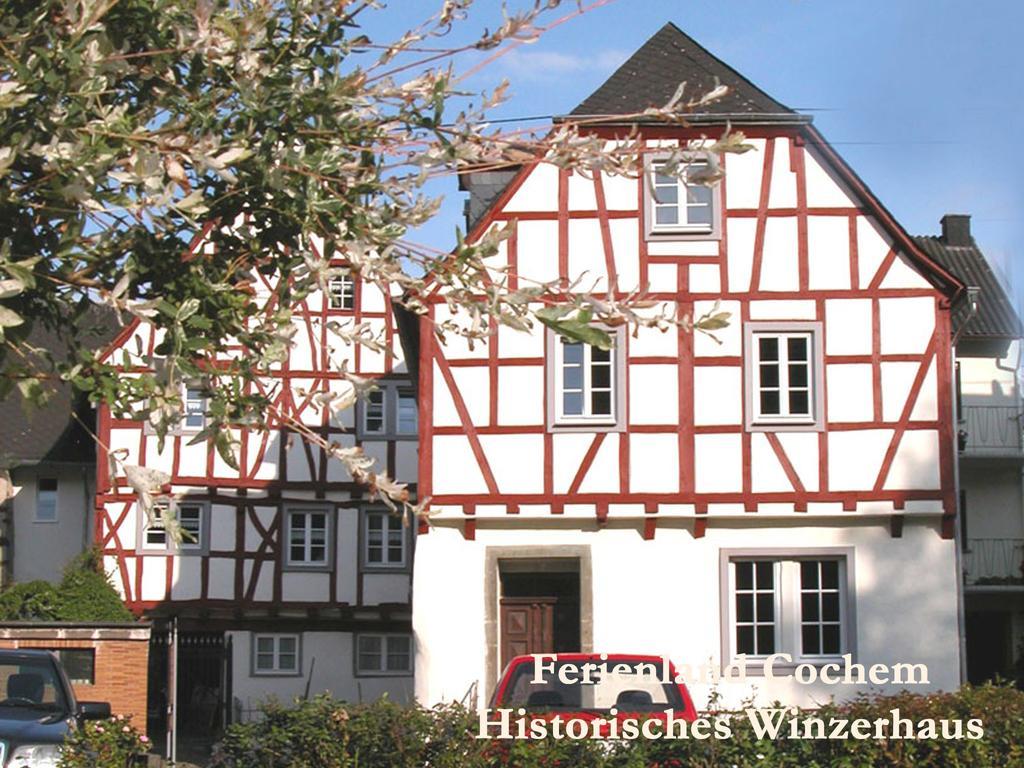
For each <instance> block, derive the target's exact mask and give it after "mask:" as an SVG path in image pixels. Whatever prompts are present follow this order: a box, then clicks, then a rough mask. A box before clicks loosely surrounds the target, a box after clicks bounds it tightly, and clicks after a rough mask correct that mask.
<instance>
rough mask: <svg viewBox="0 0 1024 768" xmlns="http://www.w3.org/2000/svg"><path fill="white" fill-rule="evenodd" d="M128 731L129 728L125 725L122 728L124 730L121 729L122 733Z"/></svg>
mask: <svg viewBox="0 0 1024 768" xmlns="http://www.w3.org/2000/svg"><path fill="white" fill-rule="evenodd" d="M130 731H131V728H129V727H128V726H127V725H126V726H124V728H122V729H121V732H122V733H129V732H130Z"/></svg>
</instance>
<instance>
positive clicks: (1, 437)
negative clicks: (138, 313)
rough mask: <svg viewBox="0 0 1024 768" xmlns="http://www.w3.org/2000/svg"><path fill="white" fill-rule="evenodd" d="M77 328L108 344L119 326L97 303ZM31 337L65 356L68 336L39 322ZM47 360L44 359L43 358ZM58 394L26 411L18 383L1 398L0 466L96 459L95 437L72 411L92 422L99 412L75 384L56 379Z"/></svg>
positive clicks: (96, 343) (86, 339)
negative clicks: (15, 387)
mask: <svg viewBox="0 0 1024 768" xmlns="http://www.w3.org/2000/svg"><path fill="white" fill-rule="evenodd" d="M80 327H81V328H82V330H81V331H80V332H79V333H78V334H76V343H81V344H83V345H85V346H87V347H88V348H92V349H98V348H100V347H102V346H105V345H106V344H108V343H109V342H110V341H111V340H112V339H113V338H114V336H115V335H116V334H117V332H118V331H119V330H120V328H119V326H118V325H117V322H116V319H115V318H114V315H113V313H112V312H110V311H107V310H105V309H102V308H100V307H96V308H95V309H94V310H90V311H89V312H88V313H87V315H86V321H85V322H83V323H82V324H81V326H80ZM28 343H29V344H31V345H32V346H35V347H40V348H44V349H49V350H51V352H52V354H53V356H54V358H56V359H58V360H59V359H64V355H65V354H66V352H65V350H66V349H67V345H68V342H67V337H66V335H65V334H63V333H59V332H57V331H55V330H53V329H50V328H46V327H44V326H43V325H42V324H40V323H37V324H36V325H35V327H34V328H33V329H32V332H31V333H30V334H29V337H28ZM42 365H44V366H45V363H42ZM52 386H53V387H54V393H53V396H52V397H51V398H50V400H49V402H48V403H47V404H46V406H45V407H43V408H39V409H32V410H30V411H28V412H26V410H25V408H24V405H23V399H22V397H21V393H20V392H19V391H18V390H17V389H14V390H13V391H12V392H11V393H10V394H9V395H8V396H7V397H6V398H4V399H2V400H0V468H5V467H16V466H18V465H21V464H35V463H38V462H49V461H52V462H76V463H78V462H86V463H91V462H93V461H95V457H96V449H95V446H94V445H93V442H92V438H91V437H90V436H89V434H88V432H87V431H86V430H85V428H84V427H83V426H82V425H81V424H80V423H79V422H78V421H76V420H75V419H74V418H73V416H72V414H73V413H77V414H78V416H79V418H81V419H82V420H83V421H85V423H86V424H87V425H89V426H90V428H91V427H92V423H93V422H94V419H95V416H94V413H93V410H92V408H91V407H90V406H89V405H88V403H87V402H85V399H84V398H82V397H80V396H76V395H75V393H74V391H73V390H72V388H71V385H69V384H66V383H63V382H56V383H54V384H52Z"/></svg>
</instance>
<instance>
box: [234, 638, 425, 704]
mask: <svg viewBox="0 0 1024 768" xmlns="http://www.w3.org/2000/svg"><path fill="white" fill-rule="evenodd" d="M282 631H287V630H282ZM226 634H227V636H229V637H231V645H232V674H233V679H232V694H233V695H234V697H235V698H236V699H238V700H239V701H240V702H241V704H242V708H243V710H255V709H256V708H257V707H258V706H259V704H260V702H263V701H267V700H268V699H276V700H277V701H279V702H281V703H284V704H290V703H291V702H292V701H293V700H294V699H295V698H296V697H299V696H302V695H304V693H305V690H306V683H307V681H308V680H310V679H311V684H310V687H309V693H310V696H316V695H318V694H321V693H327V694H330V695H331V696H333V697H334V698H336V699H340V700H342V701H348V702H353V703H358V702H370V701H375V700H377V699H379V698H380V697H381V696H384V695H387V697H388V698H389V699H391V700H392V701H397V702H399V703H404V702H407V701H410V700H411V699H412V692H413V686H412V677H411V676H409V675H402V676H385V677H356V676H355V674H354V671H353V670H354V668H355V665H354V660H353V648H354V641H353V635H352V633H350V632H302V633H301V660H302V664H301V666H302V669H301V673H302V674H301V675H298V676H294V677H278V676H273V675H253V674H252V634H251V633H250V632H245V631H236V632H228V633H226ZM314 658H315V659H316V663H315V665H314V664H313V659H314ZM311 668H312V678H310V671H311Z"/></svg>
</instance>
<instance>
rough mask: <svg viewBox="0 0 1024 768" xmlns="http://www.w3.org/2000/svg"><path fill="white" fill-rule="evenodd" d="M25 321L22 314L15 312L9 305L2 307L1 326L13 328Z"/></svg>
mask: <svg viewBox="0 0 1024 768" xmlns="http://www.w3.org/2000/svg"><path fill="white" fill-rule="evenodd" d="M24 322H25V321H24V320H23V319H22V317H21V315H19V314H18V313H17V312H15V311H14V310H13V309H8V308H7V307H0V328H12V327H13V326H15V325H21V324H22V323H24Z"/></svg>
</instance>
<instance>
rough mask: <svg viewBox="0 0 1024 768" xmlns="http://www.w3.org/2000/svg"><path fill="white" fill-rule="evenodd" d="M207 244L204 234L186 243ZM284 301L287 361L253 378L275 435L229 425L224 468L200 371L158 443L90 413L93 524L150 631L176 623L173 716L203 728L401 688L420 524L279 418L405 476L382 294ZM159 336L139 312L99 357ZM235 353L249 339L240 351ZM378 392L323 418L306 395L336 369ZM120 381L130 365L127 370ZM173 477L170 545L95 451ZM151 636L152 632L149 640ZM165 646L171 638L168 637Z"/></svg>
mask: <svg viewBox="0 0 1024 768" xmlns="http://www.w3.org/2000/svg"><path fill="white" fill-rule="evenodd" d="M197 247H201V246H197ZM269 288H270V286H269V285H268V284H263V285H262V286H260V287H258V288H257V293H258V294H259V293H263V294H264V295H266V293H267V292H268V291H269ZM328 288H329V289H328V291H327V292H326V293H315V294H313V295H311V296H310V297H309V298H308V299H306V300H305V301H303V302H301V303H300V304H299V305H298V306H296V307H294V308H293V309H294V322H295V324H296V325H297V332H296V333H295V335H294V337H293V344H292V347H291V350H290V352H289V354H288V357H287V359H286V360H285V361H284V362H283V363H281V364H280V365H279V366H278V367H277V368H276V370H275V371H274V375H273V376H272V377H269V378H268V379H267V380H266V381H265V382H264V386H265V388H266V392H265V394H267V395H268V396H269V397H270V398H271V399H272V406H271V409H270V412H269V413H268V418H269V422H270V425H271V430H270V431H269V432H264V433H257V432H255V431H254V432H248V431H245V430H242V431H239V432H238V433H237V434H236V437H237V439H238V441H239V444H240V449H239V451H238V461H239V465H240V468H239V469H238V470H234V469H232V468H231V467H230V466H228V464H227V463H225V462H224V460H223V459H222V458H221V457H220V455H218V453H217V451H216V450H215V449H214V447H213V446H212V445H211V444H209V443H207V442H205V441H204V442H200V443H198V444H192V438H193V437H194V435H195V434H196V433H197V432H198V431H199V430H201V429H202V428H203V426H204V424H205V400H204V397H205V395H204V388H203V386H204V385H203V382H202V381H196V382H192V383H189V384H188V385H187V386H186V387H184V390H183V393H182V396H183V398H184V403H185V415H184V417H183V419H182V422H181V425H180V428H179V429H177V430H176V431H175V432H174V433H173V434H172V435H169V436H168V438H167V440H166V443H165V445H164V447H163V450H162V451H161V450H160V448H159V446H158V440H157V436H156V435H155V434H153V433H152V431H151V430H150V429H148V428H147V426H146V425H144V424H142V423H138V422H133V421H123V420H118V419H114V418H112V417H111V414H110V412H109V411H108V410H106V409H102V410H101V411H100V414H99V437H100V444H101V446H103V449H104V450H103V453H104V455H103V456H101V458H100V460H99V461H98V465H99V468H100V469H99V473H98V493H97V496H96V531H97V533H96V536H97V541H98V543H99V545H100V546H101V548H102V551H103V554H104V556H105V562H106V567H107V569H108V571H109V572H110V573H111V574H112V575H113V578H114V581H115V583H116V585H117V587H118V589H120V590H121V593H122V594H123V595H124V600H125V602H126V604H127V605H128V607H129V608H131V609H132V610H133V611H135V612H136V613H137V614H139V615H142V616H145V617H148V618H151V619H154V620H156V621H157V622H158V625H157V626H158V629H157V631H156V632H155V633H154V634H155V635H156V636H157V637H158V638H163V637H164V634H163V633H162V631H161V630H160V627H161V626H166V625H169V624H170V623H171V622H172V620H173V621H174V622H175V623H176V627H177V634H176V637H175V636H172V639H171V642H172V643H174V644H176V646H177V649H176V652H175V653H171V654H170V655H171V656H172V657H173V656H175V654H176V656H177V658H178V660H179V663H178V673H177V674H178V681H179V682H178V686H177V693H178V708H179V718H178V720H179V723H180V724H181V726H182V728H183V729H187V728H188V727H189V725H190V724H191V725H195V726H196V729H197V730H199V731H203V730H206V731H208V730H209V728H210V726H211V725H216V724H217V723H219V722H221V719H222V718H223V717H225V716H226V717H229V718H230V717H234V718H237V717H246V716H247V715H248V713H249V712H251V711H252V710H254V709H255V707H256V705H257V703H258V701H260V700H262V699H265V698H266V697H268V696H276V697H277V698H279V699H280V700H281V701H285V702H287V701H289V700H291V699H292V698H293V697H294V696H296V695H303V694H305V693H312V694H315V693H317V692H319V691H323V690H329V691H330V692H331V693H333V694H334V695H335V696H338V697H339V698H344V699H347V700H350V701H357V700H369V699H375V698H377V697H378V696H380V695H381V694H384V693H387V694H389V695H390V696H391V697H392V698H395V699H398V700H404V699H407V698H409V697H410V696H411V694H412V662H413V656H412V638H411V632H410V629H411V627H410V620H411V607H410V579H411V576H410V574H411V565H412V549H413V536H414V531H413V530H412V529H411V528H410V527H409V526H405V525H403V523H402V520H401V519H400V518H398V517H395V516H392V515H391V514H389V513H388V511H387V509H386V508H385V507H383V506H380V505H377V504H374V503H372V502H371V501H369V500H368V499H367V495H366V492H365V489H364V488H363V487H362V486H360V485H358V484H356V483H354V482H353V481H352V479H351V477H350V476H349V475H348V474H347V472H346V471H345V470H344V468H343V466H342V465H341V463H340V462H339V461H337V460H329V459H328V457H327V456H326V455H325V451H324V450H322V449H320V448H318V447H314V446H311V445H310V443H308V442H307V441H305V440H303V439H302V437H301V436H299V435H298V434H297V433H295V432H294V431H292V430H291V429H289V428H288V427H287V425H286V424H285V422H284V421H283V419H284V417H285V416H288V417H291V418H292V419H295V420H298V421H300V422H301V423H302V424H303V425H305V426H306V427H308V428H311V429H312V430H314V431H315V432H317V433H319V434H320V435H323V436H325V437H327V438H328V439H329V441H331V442H338V443H340V444H342V445H343V446H350V445H353V444H359V445H362V447H363V448H364V450H365V451H366V453H367V454H369V455H371V456H373V457H374V458H376V460H377V462H378V466H379V467H381V468H382V469H386V470H387V471H388V473H389V474H390V476H391V477H395V478H397V479H398V480H399V481H407V482H411V483H413V484H414V483H415V479H416V450H417V445H416V429H417V413H416V399H415V393H414V390H413V388H412V386H411V382H410V380H409V377H408V374H407V373H406V366H405V363H404V361H403V357H402V352H401V347H400V345H399V344H398V343H397V340H398V336H397V332H396V326H395V320H394V317H393V315H392V307H391V302H390V299H389V297H388V296H385V295H384V294H383V292H382V291H381V290H380V289H379V288H377V287H376V286H375V285H373V284H371V283H367V282H364V281H362V280H360V279H359V278H358V276H353V275H351V274H350V275H347V276H343V277H338V278H334V279H332V281H331V282H330V284H329V286H328ZM332 323H338V324H341V325H344V324H352V323H366V324H368V325H369V326H370V328H371V330H372V331H373V333H374V334H376V335H379V336H380V337H382V338H384V339H386V341H387V344H388V346H389V347H390V348H391V349H392V351H393V353H394V356H389V355H387V354H384V353H383V352H376V351H373V350H370V349H367V348H352V347H350V346H347V345H346V344H345V343H344V342H342V340H341V339H340V338H338V337H337V336H335V335H333V334H332V333H330V331H329V326H330V325H331V324H332ZM157 343H158V339H157V338H156V333H155V332H154V329H153V328H152V327H151V326H150V325H148V324H146V323H145V322H136V323H135V324H134V325H132V326H130V327H128V328H126V329H125V332H124V333H123V334H122V335H121V337H120V338H119V339H118V340H117V341H116V342H115V343H114V345H113V347H112V349H111V351H110V359H111V360H112V361H115V362H117V363H118V364H122V363H123V364H125V365H128V366H129V368H130V367H133V366H135V365H146V364H148V363H147V360H148V358H149V357H150V356H151V355H152V354H153V350H154V346H155V345H156V344H157ZM238 352H239V353H240V354H243V353H244V350H238ZM346 363H347V365H348V370H349V371H352V372H354V373H356V374H359V375H362V376H367V377H373V378H375V379H376V383H377V384H378V388H377V389H376V391H374V392H372V393H371V394H370V395H369V397H368V399H367V400H365V401H363V402H360V404H359V405H358V407H357V408H355V409H354V410H353V409H349V410H348V411H344V412H342V417H343V419H344V421H343V422H342V423H341V424H338V423H337V422H335V421H332V419H331V417H330V414H329V412H328V411H327V410H326V409H323V408H318V407H317V405H316V395H317V394H318V393H322V392H326V391H333V392H337V391H340V388H341V387H344V386H347V384H345V383H343V380H342V377H341V375H340V374H339V373H338V371H340V370H341V366H342V365H343V364H346ZM126 375H130V372H126ZM109 453H115V455H116V456H117V458H118V459H119V461H120V464H119V466H121V465H144V466H146V467H151V468H155V469H160V470H163V471H164V472H166V473H168V474H169V475H170V476H171V481H170V488H169V489H168V490H169V492H170V493H172V494H173V501H170V502H169V503H172V504H174V505H175V512H176V517H177V519H178V520H179V522H180V524H181V527H182V528H183V530H184V531H185V535H184V536H183V537H182V541H181V542H180V543H175V542H174V540H173V539H172V537H171V536H169V535H168V532H167V531H165V530H164V529H163V528H162V527H161V526H160V523H159V521H154V522H151V521H150V520H148V517H147V515H145V514H144V513H141V512H140V509H139V507H138V505H137V503H136V498H135V495H134V493H133V492H132V490H131V488H130V486H129V485H128V483H127V480H126V478H125V477H124V474H123V472H121V471H118V472H117V473H116V474H115V475H114V476H113V477H112V478H111V477H110V476H109V473H108V470H107V467H108V461H107V454H109ZM161 642H163V641H162V640H161ZM172 650H173V649H172ZM165 651H166V646H164V645H161V648H160V653H155V654H154V657H155V661H154V662H153V663H152V665H151V666H152V669H151V675H150V691H151V699H152V703H153V709H154V710H155V711H159V710H160V709H161V705H162V703H163V702H166V701H167V700H168V699H169V698H170V697H169V696H168V694H167V691H166V690H165V689H164V690H161V689H162V687H164V685H163V681H164V680H166V679H167V677H166V669H165V668H164V667H162V666H161V665H162V664H164V663H166V662H165V660H166V658H167V656H168V654H167V653H165Z"/></svg>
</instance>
